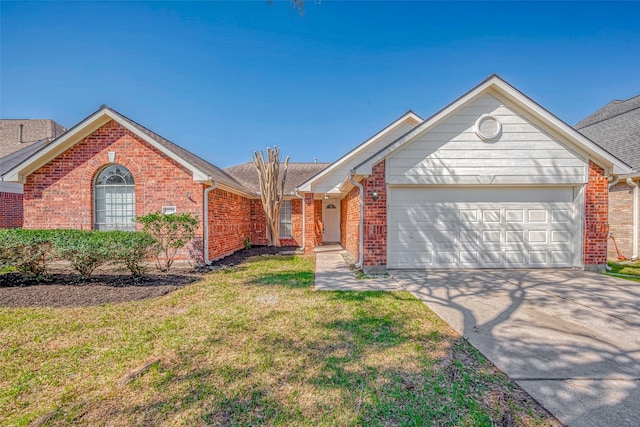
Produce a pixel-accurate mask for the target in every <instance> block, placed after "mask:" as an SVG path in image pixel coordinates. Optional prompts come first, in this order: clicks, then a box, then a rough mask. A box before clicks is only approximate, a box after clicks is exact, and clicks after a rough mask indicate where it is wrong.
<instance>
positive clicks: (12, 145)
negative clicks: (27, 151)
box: [0, 119, 66, 158]
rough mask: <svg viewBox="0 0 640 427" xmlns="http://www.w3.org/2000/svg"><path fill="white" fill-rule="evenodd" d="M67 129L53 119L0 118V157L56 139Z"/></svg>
mask: <svg viewBox="0 0 640 427" xmlns="http://www.w3.org/2000/svg"><path fill="white" fill-rule="evenodd" d="M65 131H66V129H65V128H64V126H62V125H61V124H59V123H56V122H54V121H53V120H51V119H0V158H3V157H7V156H8V155H10V154H13V153H15V152H16V151H20V150H22V149H24V148H26V147H28V146H30V145H32V144H35V143H36V142H41V141H42V140H44V139H48V140H52V139H55V138H57V137H59V136H60V135H62V134H63V133H64V132H65Z"/></svg>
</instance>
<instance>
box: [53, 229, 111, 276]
mask: <svg viewBox="0 0 640 427" xmlns="http://www.w3.org/2000/svg"><path fill="white" fill-rule="evenodd" d="M54 236H55V237H54V242H55V247H56V254H57V256H58V257H59V258H61V259H64V260H67V261H69V262H70V263H71V267H73V269H74V270H76V271H77V272H78V273H80V276H82V278H83V279H88V278H89V277H91V275H92V274H93V272H94V271H95V269H96V268H98V267H100V266H102V265H105V264H107V263H109V262H112V261H113V260H114V259H115V256H114V255H115V247H114V244H113V242H112V240H111V239H110V238H109V236H108V232H100V231H85V230H57V232H56V233H55V235H54Z"/></svg>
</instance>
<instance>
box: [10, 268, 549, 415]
mask: <svg viewBox="0 0 640 427" xmlns="http://www.w3.org/2000/svg"><path fill="white" fill-rule="evenodd" d="M312 283H313V260H312V259H311V258H308V257H259V258H254V259H250V260H249V261H248V262H246V263H244V264H242V265H240V266H238V267H236V268H234V269H229V270H221V271H218V272H215V273H211V274H209V275H207V276H205V278H204V280H202V281H200V282H198V283H195V284H193V285H190V286H187V287H185V288H182V289H180V290H177V291H175V292H173V293H171V294H168V295H164V296H161V297H158V298H155V299H151V300H144V301H134V302H129V303H124V304H117V305H104V306H100V307H83V308H73V309H64V308H57V309H52V308H26V309H9V308H1V309H0V424H2V425H28V424H29V423H31V422H33V421H34V420H37V419H38V418H39V417H42V418H41V420H44V424H45V425H53V426H57V425H185V426H194V425H196V426H197V425H203V426H204V425H280V426H291V425H310V426H311V425H313V426H317V425H487V426H490V425H492V424H493V423H497V422H502V419H503V417H504V414H505V413H506V412H508V413H509V414H512V417H513V419H514V422H515V423H516V425H550V424H554V423H556V421H555V420H554V419H553V418H551V417H550V416H549V415H548V414H546V413H545V412H544V411H542V410H541V409H540V408H539V407H538V406H537V405H536V404H535V402H533V401H532V400H531V399H530V398H529V397H528V396H527V395H526V394H524V393H523V392H522V391H521V390H519V389H518V388H517V387H516V386H515V385H514V384H513V383H511V382H510V381H509V380H508V379H507V378H506V377H505V376H504V375H502V374H501V373H500V372H499V371H497V370H496V369H495V368H493V366H492V365H490V364H489V363H488V362H487V361H486V360H485V359H484V358H482V356H480V355H479V354H478V353H477V352H475V350H474V349H473V348H471V347H470V346H468V344H466V343H465V342H464V341H463V340H461V339H460V338H459V337H458V336H457V335H456V333H455V332H454V331H453V330H451V329H450V328H449V327H448V326H447V325H446V324H445V323H444V322H442V320H440V319H439V318H438V317H437V316H435V314H433V312H431V311H430V310H429V309H428V308H427V307H426V306H425V305H424V304H422V303H421V302H420V301H418V300H416V299H415V298H413V297H412V296H411V295H410V294H409V293H406V292H393V293H390V292H315V291H313V289H312Z"/></svg>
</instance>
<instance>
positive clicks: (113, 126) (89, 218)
mask: <svg viewBox="0 0 640 427" xmlns="http://www.w3.org/2000/svg"><path fill="white" fill-rule="evenodd" d="M109 151H115V152H116V163H119V164H121V165H123V166H124V167H126V168H127V169H129V171H130V172H131V174H132V175H133V178H134V180H135V199H136V212H135V213H136V215H145V214H147V213H150V212H155V211H159V210H161V208H162V206H176V208H177V211H178V212H179V213H185V212H190V213H192V214H194V215H196V216H197V217H198V218H199V219H200V221H202V212H203V211H202V194H203V186H202V184H199V183H197V182H194V181H193V178H192V174H191V172H189V171H188V170H187V169H185V168H184V167H182V166H181V165H179V164H178V163H176V162H175V161H173V160H171V159H170V158H168V157H167V156H165V155H164V154H163V153H161V152H160V151H158V150H156V149H155V148H153V147H151V146H150V145H148V144H147V143H145V142H144V141H142V140H140V139H139V138H138V137H137V136H136V135H134V134H133V133H131V132H129V131H128V130H126V129H125V128H123V127H121V126H120V125H119V124H118V123H116V122H114V121H110V122H109V123H107V124H105V125H104V126H102V127H101V128H99V129H98V130H96V131H95V132H93V133H92V134H91V135H89V136H88V137H86V138H84V139H83V140H82V141H80V142H79V143H77V144H76V145H74V146H73V147H72V148H70V149H69V150H67V151H65V152H64V153H62V154H61V155H59V156H58V157H56V158H55V159H53V160H52V161H51V162H49V163H47V164H46V165H44V166H43V167H41V168H40V169H38V170H37V171H35V172H34V173H32V174H31V175H29V176H28V177H27V182H26V183H25V185H24V227H25V228H78V229H85V230H90V229H92V228H93V182H94V179H95V176H96V174H97V173H98V172H99V171H100V170H101V169H102V168H103V167H105V166H107V165H108V164H109V160H108V155H107V153H108V152H109ZM187 193H188V194H189V196H187ZM197 235H198V238H199V243H200V245H199V248H193V249H194V250H198V249H199V251H200V252H202V244H201V243H202V225H201V226H200V227H199V229H198V231H197ZM196 241H197V239H196ZM192 255H193V254H192ZM189 256H190V255H189V254H188V253H185V254H182V255H181V258H179V259H184V258H186V257H189Z"/></svg>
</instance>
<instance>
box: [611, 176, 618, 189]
mask: <svg viewBox="0 0 640 427" xmlns="http://www.w3.org/2000/svg"><path fill="white" fill-rule="evenodd" d="M618 181H620V175H618V176H616V179H613V177H612V176H610V177H609V188H611V187H613V186H614V185H616V184H617V183H618Z"/></svg>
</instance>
